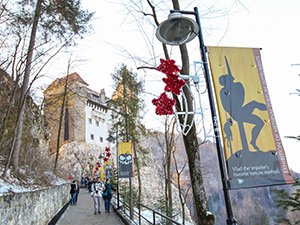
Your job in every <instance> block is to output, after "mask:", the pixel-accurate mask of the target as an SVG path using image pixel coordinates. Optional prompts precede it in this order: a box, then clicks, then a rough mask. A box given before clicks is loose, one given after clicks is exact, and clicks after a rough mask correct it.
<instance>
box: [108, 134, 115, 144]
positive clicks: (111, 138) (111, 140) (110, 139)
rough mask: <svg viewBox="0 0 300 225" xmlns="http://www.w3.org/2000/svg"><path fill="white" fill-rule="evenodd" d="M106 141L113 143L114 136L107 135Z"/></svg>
mask: <svg viewBox="0 0 300 225" xmlns="http://www.w3.org/2000/svg"><path fill="white" fill-rule="evenodd" d="M106 140H107V141H109V142H114V141H115V140H116V138H115V137H114V136H112V134H109V137H108V138H106Z"/></svg>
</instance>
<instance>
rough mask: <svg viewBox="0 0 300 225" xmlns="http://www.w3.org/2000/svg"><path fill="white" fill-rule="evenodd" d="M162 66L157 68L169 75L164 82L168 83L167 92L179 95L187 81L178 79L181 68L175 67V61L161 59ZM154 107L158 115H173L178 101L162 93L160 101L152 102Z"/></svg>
mask: <svg viewBox="0 0 300 225" xmlns="http://www.w3.org/2000/svg"><path fill="white" fill-rule="evenodd" d="M160 63H161V64H160V65H159V66H158V67H157V68H156V69H157V70H158V71H161V72H163V73H165V74H166V75H167V78H163V79H162V80H163V82H165V83H166V87H165V91H168V92H171V93H173V94H175V95H179V94H180V92H181V88H182V86H183V85H185V83H186V82H185V81H184V80H182V79H178V78H179V76H178V75H177V73H179V72H180V70H179V68H178V67H177V66H176V65H175V61H174V60H172V59H167V60H164V59H160ZM152 103H153V105H155V106H156V110H155V113H156V114H157V115H171V114H174V111H173V106H174V105H175V103H176V101H175V100H174V99H172V98H169V97H168V96H167V95H166V93H162V94H161V95H160V97H159V98H158V99H153V100H152Z"/></svg>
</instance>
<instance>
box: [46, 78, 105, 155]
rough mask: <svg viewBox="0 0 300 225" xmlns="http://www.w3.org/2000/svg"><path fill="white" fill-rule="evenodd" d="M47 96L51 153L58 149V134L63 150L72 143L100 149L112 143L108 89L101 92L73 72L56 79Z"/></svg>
mask: <svg viewBox="0 0 300 225" xmlns="http://www.w3.org/2000/svg"><path fill="white" fill-rule="evenodd" d="M44 97H45V99H44V116H45V118H46V120H47V122H48V123H49V126H50V129H51V134H52V135H51V139H50V143H49V148H48V154H49V156H51V155H53V154H55V153H56V152H57V145H58V141H57V137H58V135H59V146H58V148H59V149H60V148H61V147H62V146H63V145H64V144H67V143H70V142H77V143H80V142H85V143H88V144H93V145H97V146H99V148H105V147H106V146H107V145H108V142H107V141H106V138H107V137H108V135H109V121H110V117H111V111H110V110H109V109H108V107H107V102H108V100H109V99H108V98H107V97H106V96H105V91H104V89H101V90H100V92H99V93H98V92H96V91H94V90H91V89H89V88H88V84H87V83H86V82H85V81H84V80H83V79H82V78H81V77H80V76H79V74H77V73H72V74H69V75H67V76H65V77H62V78H59V79H56V80H55V81H53V82H52V83H51V84H50V85H49V86H48V87H47V89H46V90H45V91H44ZM62 105H64V107H62ZM62 109H63V110H62ZM59 127H61V129H60V131H59Z"/></svg>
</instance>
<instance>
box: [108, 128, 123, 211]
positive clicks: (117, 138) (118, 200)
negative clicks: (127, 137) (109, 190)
mask: <svg viewBox="0 0 300 225" xmlns="http://www.w3.org/2000/svg"><path fill="white" fill-rule="evenodd" d="M115 133H116V137H114V136H112V133H110V134H109V137H108V138H106V140H107V141H109V142H114V141H115V140H116V145H117V147H116V148H117V154H116V155H117V208H118V209H119V208H120V195H119V133H118V127H117V129H116V132H115Z"/></svg>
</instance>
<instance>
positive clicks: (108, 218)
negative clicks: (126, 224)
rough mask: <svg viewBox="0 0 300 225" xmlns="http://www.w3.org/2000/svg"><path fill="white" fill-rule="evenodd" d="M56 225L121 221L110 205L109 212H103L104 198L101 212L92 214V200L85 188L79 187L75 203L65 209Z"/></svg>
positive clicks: (112, 224)
mask: <svg viewBox="0 0 300 225" xmlns="http://www.w3.org/2000/svg"><path fill="white" fill-rule="evenodd" d="M56 224H57V225H96V224H103V225H104V224H105V225H122V224H123V223H122V221H121V220H120V218H119V217H118V216H117V215H116V213H115V212H114V211H113V209H112V207H111V213H105V208H104V200H102V201H101V214H97V215H94V201H93V198H92V197H91V194H90V193H89V192H87V190H86V189H84V188H82V189H80V193H79V196H78V201H77V205H75V206H71V205H69V207H68V208H67V209H66V211H65V212H64V213H63V215H62V216H61V217H60V219H59V220H58V221H57V223H56Z"/></svg>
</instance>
